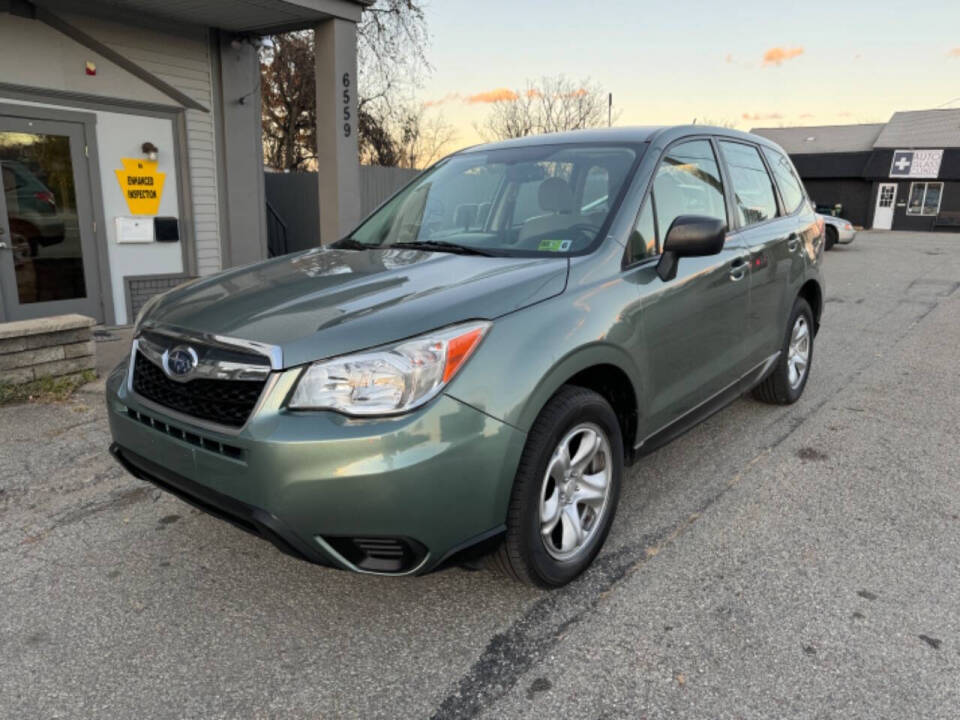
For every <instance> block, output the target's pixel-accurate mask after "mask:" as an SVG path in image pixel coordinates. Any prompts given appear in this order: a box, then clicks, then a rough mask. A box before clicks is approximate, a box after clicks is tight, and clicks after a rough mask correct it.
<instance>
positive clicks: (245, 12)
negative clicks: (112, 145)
mask: <svg viewBox="0 0 960 720" xmlns="http://www.w3.org/2000/svg"><path fill="white" fill-rule="evenodd" d="M11 2H16V0H11ZM372 3H373V0H203V2H197V0H163V1H162V2H157V0H87V2H84V3H82V4H80V3H76V2H70V1H69V0H34V1H33V4H35V5H37V6H40V7H45V8H48V9H49V10H52V11H57V10H63V11H69V12H72V13H83V14H89V15H96V16H99V17H107V18H110V19H112V20H118V21H121V22H124V21H126V22H130V23H131V24H149V23H155V24H162V25H166V26H176V25H190V26H194V27H196V26H202V27H211V28H218V29H220V30H225V31H227V32H234V33H249V34H259V35H265V34H268V33H274V32H286V31H290V30H302V29H306V28H310V27H313V26H315V25H317V24H318V23H320V22H323V21H324V20H329V19H330V18H341V19H343V20H349V21H351V22H359V20H360V14H361V13H362V11H363V9H364V8H365V7H367V6H369V5H371V4H372ZM2 4H3V3H2V2H0V5H2Z"/></svg>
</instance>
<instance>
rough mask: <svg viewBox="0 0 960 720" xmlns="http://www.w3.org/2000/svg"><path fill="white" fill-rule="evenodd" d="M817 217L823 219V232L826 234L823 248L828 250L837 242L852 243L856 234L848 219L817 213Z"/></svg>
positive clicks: (842, 243)
mask: <svg viewBox="0 0 960 720" xmlns="http://www.w3.org/2000/svg"><path fill="white" fill-rule="evenodd" d="M818 217H820V218H821V219H822V220H823V224H824V233H825V235H826V245H825V247H824V250H830V249H831V248H832V247H833V246H834V245H836V244H837V243H840V244H841V245H847V244H849V243H852V242H853V239H854V238H855V237H856V236H857V230H856V228H854V227H853V224H852V223H851V222H850V221H849V220H844V219H843V218H839V217H834V216H833V215H820V214H819V213H818Z"/></svg>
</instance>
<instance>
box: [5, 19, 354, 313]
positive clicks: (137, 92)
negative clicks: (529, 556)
mask: <svg viewBox="0 0 960 720" xmlns="http://www.w3.org/2000/svg"><path fill="white" fill-rule="evenodd" d="M369 2H370V0H210V1H205V2H202V3H201V2H169V3H147V2H144V1H143V0H102V1H101V0H91V1H90V2H85V3H76V2H67V1H66V0H36V2H26V1H25V0H0V171H2V176H3V190H4V192H3V194H2V196H0V322H3V321H10V320H21V319H28V318H32V317H41V316H47V315H57V314H62V313H67V312H79V313H82V314H84V315H89V316H90V317H93V318H94V319H95V320H96V321H98V322H102V323H106V324H126V323H130V322H132V321H133V318H134V317H135V315H136V313H137V311H138V309H139V307H140V306H141V305H142V304H143V302H144V301H145V300H146V299H147V298H149V297H150V296H151V295H153V294H155V293H157V292H161V291H163V290H165V289H167V288H169V287H173V286H174V285H177V284H179V283H181V282H183V281H184V280H186V279H189V278H192V277H197V276H202V275H207V274H211V273H215V272H218V271H220V270H222V269H225V268H229V267H232V266H236V265H242V264H246V263H249V262H254V261H257V260H260V259H263V258H265V257H266V256H267V230H266V214H265V194H264V181H263V155H262V145H261V120H260V74H259V57H258V47H259V44H260V37H261V36H262V35H263V34H266V33H270V32H279V31H285V30H297V29H313V30H314V31H315V32H316V37H317V41H318V52H317V59H316V68H315V71H316V77H317V86H318V93H319V94H318V98H320V99H322V100H323V101H322V102H318V133H317V134H318V146H319V148H318V150H319V154H320V155H321V157H323V158H324V159H325V162H324V163H323V164H322V168H323V169H322V170H321V173H320V174H321V175H322V176H323V177H322V178H321V181H320V183H319V185H320V188H319V196H320V197H319V206H320V209H321V211H322V215H323V218H324V220H323V224H324V225H325V230H327V232H329V233H330V234H331V235H336V234H337V233H338V232H339V229H340V227H341V226H343V227H347V226H350V225H352V224H353V223H355V222H356V221H357V220H358V219H359V205H358V203H357V200H356V194H357V193H356V186H357V167H356V165H357V162H356V154H357V151H356V137H355V134H354V133H347V132H345V131H344V127H345V125H344V118H346V117H348V116H351V115H352V116H353V117H355V116H356V108H355V102H356V99H355V93H345V92H343V89H344V87H345V84H350V83H352V82H353V80H354V79H355V77H356V23H357V22H358V21H359V19H360V14H361V11H362V9H363V7H364V5H366V4H369ZM355 206H356V207H355Z"/></svg>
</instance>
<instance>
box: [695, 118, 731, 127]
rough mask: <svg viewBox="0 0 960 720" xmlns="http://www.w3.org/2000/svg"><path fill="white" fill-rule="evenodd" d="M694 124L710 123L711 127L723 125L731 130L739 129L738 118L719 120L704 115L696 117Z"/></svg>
mask: <svg viewBox="0 0 960 720" xmlns="http://www.w3.org/2000/svg"><path fill="white" fill-rule="evenodd" d="M693 124H694V125H708V126H710V127H722V128H727V129H729V130H736V129H737V121H736V120H717V119H715V118H712V117H709V116H708V117H702V118H694V119H693Z"/></svg>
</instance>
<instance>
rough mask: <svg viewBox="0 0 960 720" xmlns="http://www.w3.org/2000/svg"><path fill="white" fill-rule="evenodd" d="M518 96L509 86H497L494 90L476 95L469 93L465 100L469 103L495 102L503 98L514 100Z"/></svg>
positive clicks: (503, 99) (501, 100)
mask: <svg viewBox="0 0 960 720" xmlns="http://www.w3.org/2000/svg"><path fill="white" fill-rule="evenodd" d="M519 97H520V96H519V95H517V94H516V93H515V92H514V91H513V90H510V89H509V88H497V89H495V90H487V91H486V92H481V93H477V94H476V95H469V96H467V98H466V102H468V103H470V104H471V105H473V104H475V103H496V102H503V101H505V100H516V99H518V98H519Z"/></svg>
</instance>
